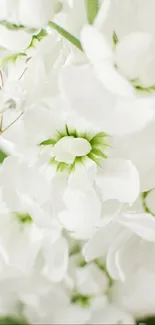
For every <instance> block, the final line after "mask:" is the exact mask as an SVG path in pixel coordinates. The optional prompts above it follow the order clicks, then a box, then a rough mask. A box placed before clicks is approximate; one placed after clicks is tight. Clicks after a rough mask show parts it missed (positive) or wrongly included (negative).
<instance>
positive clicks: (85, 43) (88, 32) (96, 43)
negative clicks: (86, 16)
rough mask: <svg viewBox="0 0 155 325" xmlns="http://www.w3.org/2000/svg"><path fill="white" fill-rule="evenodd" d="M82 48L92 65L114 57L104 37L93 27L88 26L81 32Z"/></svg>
mask: <svg viewBox="0 0 155 325" xmlns="http://www.w3.org/2000/svg"><path fill="white" fill-rule="evenodd" d="M81 42H82V47H83V50H84V52H85V53H86V55H87V56H88V58H89V60H90V61H91V62H92V63H95V62H98V61H100V60H105V59H108V58H111V57H113V53H112V51H111V49H110V47H109V46H108V44H107V42H106V39H105V38H104V35H103V34H102V33H100V32H99V30H98V29H97V28H95V27H93V26H91V25H86V26H84V27H83V29H82V31H81Z"/></svg>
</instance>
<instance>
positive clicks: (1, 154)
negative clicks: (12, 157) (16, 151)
mask: <svg viewBox="0 0 155 325" xmlns="http://www.w3.org/2000/svg"><path fill="white" fill-rule="evenodd" d="M5 158H7V154H6V153H5V152H3V151H2V150H0V164H2V162H3V161H4V159H5Z"/></svg>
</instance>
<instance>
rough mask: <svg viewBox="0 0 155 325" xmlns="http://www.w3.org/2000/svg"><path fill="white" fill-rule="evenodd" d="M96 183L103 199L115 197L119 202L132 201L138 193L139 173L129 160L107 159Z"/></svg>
mask: <svg viewBox="0 0 155 325" xmlns="http://www.w3.org/2000/svg"><path fill="white" fill-rule="evenodd" d="M96 183H97V185H98V186H99V187H100V189H101V193H102V198H103V200H104V201H106V200H109V199H117V200H119V201H120V202H124V203H133V202H134V201H135V200H136V198H137V197H138V194H139V175H138V172H137V169H136V168H135V166H134V165H133V164H132V162H131V161H129V160H124V159H115V158H109V159H107V160H106V161H105V163H104V166H103V169H102V170H100V172H99V174H98V176H97V178H96Z"/></svg>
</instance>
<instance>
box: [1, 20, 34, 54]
mask: <svg viewBox="0 0 155 325" xmlns="http://www.w3.org/2000/svg"><path fill="white" fill-rule="evenodd" d="M31 40H32V36H31V34H28V33H26V32H25V31H23V30H17V31H13V30H10V29H7V28H6V27H5V26H2V25H0V45H1V46H2V47H4V48H6V49H8V50H9V51H14V52H21V51H23V50H25V49H26V48H27V47H28V46H29V45H30V43H31Z"/></svg>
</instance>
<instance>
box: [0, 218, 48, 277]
mask: <svg viewBox="0 0 155 325" xmlns="http://www.w3.org/2000/svg"><path fill="white" fill-rule="evenodd" d="M0 225H1V236H0V246H1V247H2V248H3V250H4V251H5V253H6V262H7V264H8V265H12V266H14V267H16V268H17V269H19V270H21V271H22V272H23V273H25V274H26V272H27V273H29V272H30V271H31V270H32V267H33V265H34V262H35V259H36V256H37V254H38V252H39V250H40V247H41V240H42V234H41V231H40V230H39V229H38V228H37V227H36V226H35V225H33V224H32V225H26V226H25V227H23V228H22V227H21V225H20V224H19V223H18V221H17V220H16V219H15V217H14V216H12V217H11V215H3V216H2V215H1V219H0Z"/></svg>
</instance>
